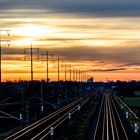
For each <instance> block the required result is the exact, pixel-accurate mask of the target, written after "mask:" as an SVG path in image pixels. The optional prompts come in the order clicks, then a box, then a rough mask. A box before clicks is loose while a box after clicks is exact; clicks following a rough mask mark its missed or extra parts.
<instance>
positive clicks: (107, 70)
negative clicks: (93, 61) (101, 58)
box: [85, 68, 127, 72]
mask: <svg viewBox="0 0 140 140" xmlns="http://www.w3.org/2000/svg"><path fill="white" fill-rule="evenodd" d="M123 70H127V69H126V68H111V69H89V70H86V71H85V72H113V71H123Z"/></svg>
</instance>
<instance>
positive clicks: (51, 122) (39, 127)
mask: <svg viewBox="0 0 140 140" xmlns="http://www.w3.org/2000/svg"><path fill="white" fill-rule="evenodd" d="M95 94H96V92H92V93H90V94H88V95H87V96H85V97H81V98H79V99H77V100H76V101H74V102H72V103H70V104H68V105H66V106H64V107H63V108H61V109H59V110H57V111H56V112H54V113H52V114H50V115H48V116H46V117H44V118H42V119H40V120H38V121H36V122H35V123H33V124H31V125H29V126H27V127H25V128H23V129H21V130H20V131H18V132H16V133H14V134H13V135H11V136H8V137H7V138H5V139H4V140H21V139H23V140H24V139H25V140H27V139H30V140H38V139H40V140H43V139H46V137H47V136H48V135H50V134H51V130H52V129H56V128H57V127H58V126H59V125H60V124H62V123H63V122H64V121H65V120H67V119H69V117H71V115H72V114H73V113H75V112H76V111H77V110H79V109H80V108H81V107H82V106H83V105H84V104H86V103H87V102H88V101H89V100H90V98H92V97H93V96H94V95H95Z"/></svg>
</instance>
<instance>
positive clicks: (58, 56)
mask: <svg viewBox="0 0 140 140" xmlns="http://www.w3.org/2000/svg"><path fill="white" fill-rule="evenodd" d="M59 61H60V59H59V56H58V82H59V76H60V75H59V73H60V64H59V63H60V62H59Z"/></svg>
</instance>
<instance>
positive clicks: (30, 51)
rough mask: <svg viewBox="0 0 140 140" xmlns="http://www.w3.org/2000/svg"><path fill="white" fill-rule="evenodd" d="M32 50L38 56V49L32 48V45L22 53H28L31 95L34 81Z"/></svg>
mask: <svg viewBox="0 0 140 140" xmlns="http://www.w3.org/2000/svg"><path fill="white" fill-rule="evenodd" d="M33 50H36V54H37V55H38V56H39V48H33V47H32V43H31V47H30V48H25V49H24V53H25V54H28V51H29V53H30V61H31V66H30V73H31V86H32V88H31V95H33V81H34V71H33ZM37 58H38V57H37Z"/></svg>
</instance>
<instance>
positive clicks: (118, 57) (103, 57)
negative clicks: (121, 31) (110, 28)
mask: <svg viewBox="0 0 140 140" xmlns="http://www.w3.org/2000/svg"><path fill="white" fill-rule="evenodd" d="M47 49H49V50H50V51H51V52H52V53H53V54H54V55H55V56H62V57H66V58H70V59H71V60H75V61H76V60H78V61H80V60H85V61H98V62H100V63H110V64H111V63H116V64H118V65H119V67H121V66H123V67H125V66H130V65H140V63H139V59H140V54H139V52H140V47H139V46H138V47H137V46H136V47H134V46H133V47H127V48H126V47H114V46H113V47H102V46H100V47H88V46H86V47H85V46H79V47H77V46H76V47H65V48H51V49H50V48H44V49H40V53H41V54H42V53H44V52H45V51H46V50H47ZM3 54H4V55H14V54H17V55H20V54H21V55H23V54H24V50H23V49H17V48H12V47H10V48H8V47H6V48H5V47H4V48H3Z"/></svg>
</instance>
